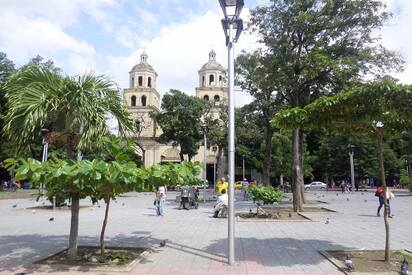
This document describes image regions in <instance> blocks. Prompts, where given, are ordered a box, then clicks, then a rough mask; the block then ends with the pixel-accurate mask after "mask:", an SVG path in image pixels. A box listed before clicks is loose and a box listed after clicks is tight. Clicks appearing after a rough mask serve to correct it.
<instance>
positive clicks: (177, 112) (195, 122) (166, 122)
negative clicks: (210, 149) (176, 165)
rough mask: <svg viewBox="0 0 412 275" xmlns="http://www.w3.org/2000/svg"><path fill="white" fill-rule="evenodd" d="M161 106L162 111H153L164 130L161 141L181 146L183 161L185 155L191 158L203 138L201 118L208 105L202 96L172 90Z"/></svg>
mask: <svg viewBox="0 0 412 275" xmlns="http://www.w3.org/2000/svg"><path fill="white" fill-rule="evenodd" d="M161 107H162V112H152V113H151V116H152V117H153V118H154V119H155V120H156V122H157V123H158V124H159V126H160V127H161V128H162V131H163V133H162V134H161V135H160V137H159V141H160V142H161V143H165V144H167V143H170V142H171V143H172V145H173V146H180V159H181V161H183V160H184V155H188V158H189V160H191V159H192V157H193V156H195V155H196V154H197V150H198V149H199V141H200V140H202V138H203V134H202V120H201V118H202V116H203V115H205V114H206V111H207V105H206V104H205V103H204V101H203V100H202V99H200V98H197V97H194V96H189V95H187V94H185V93H183V92H181V91H178V90H170V91H169V93H167V94H165V95H164V96H163V99H162V105H161Z"/></svg>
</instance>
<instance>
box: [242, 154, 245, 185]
mask: <svg viewBox="0 0 412 275" xmlns="http://www.w3.org/2000/svg"><path fill="white" fill-rule="evenodd" d="M242 172H243V178H242V181H244V180H245V156H242Z"/></svg>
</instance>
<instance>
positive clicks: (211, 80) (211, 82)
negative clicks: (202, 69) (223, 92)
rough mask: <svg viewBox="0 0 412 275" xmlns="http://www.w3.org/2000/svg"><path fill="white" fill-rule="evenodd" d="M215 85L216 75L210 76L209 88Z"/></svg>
mask: <svg viewBox="0 0 412 275" xmlns="http://www.w3.org/2000/svg"><path fill="white" fill-rule="evenodd" d="M214 83H215V76H214V75H212V74H211V75H209V86H211V85H212V84H214Z"/></svg>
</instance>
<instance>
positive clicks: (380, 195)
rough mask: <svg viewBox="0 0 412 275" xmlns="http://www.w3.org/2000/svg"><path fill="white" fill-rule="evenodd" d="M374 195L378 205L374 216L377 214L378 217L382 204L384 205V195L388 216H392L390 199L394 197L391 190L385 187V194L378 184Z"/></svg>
mask: <svg viewBox="0 0 412 275" xmlns="http://www.w3.org/2000/svg"><path fill="white" fill-rule="evenodd" d="M375 196H377V197H378V200H379V206H378V211H377V213H376V216H378V217H380V216H381V214H380V212H381V209H382V206H384V205H385V197H386V203H387V204H388V217H389V218H392V217H393V216H392V215H391V205H390V200H391V199H392V198H394V197H395V195H394V194H393V193H392V191H391V190H390V189H389V188H388V187H387V188H386V194H385V192H384V189H383V187H382V185H381V184H378V186H377V187H376V192H375Z"/></svg>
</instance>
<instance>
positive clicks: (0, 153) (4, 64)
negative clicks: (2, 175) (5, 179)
mask: <svg viewBox="0 0 412 275" xmlns="http://www.w3.org/2000/svg"><path fill="white" fill-rule="evenodd" d="M14 72H15V67H14V64H13V62H12V61H11V60H9V59H8V58H7V55H6V54H5V53H3V52H0V139H1V140H2V142H1V143H0V160H3V159H4V158H5V155H6V154H9V151H11V147H12V146H10V145H9V144H8V143H7V142H4V141H5V137H4V135H3V124H4V116H5V115H6V98H5V94H6V90H5V87H4V86H5V84H6V81H7V78H8V77H9V76H10V75H12V74H13V73H14Z"/></svg>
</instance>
